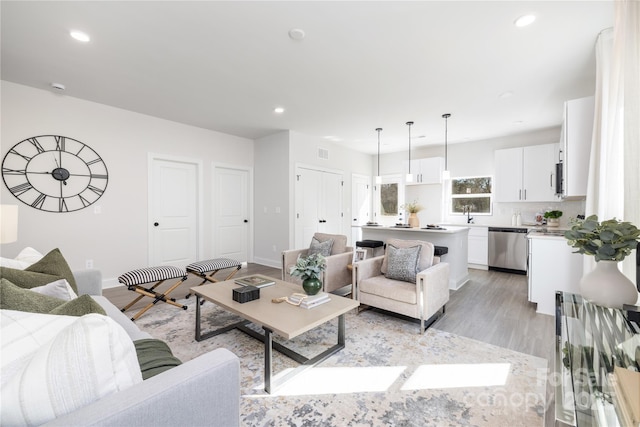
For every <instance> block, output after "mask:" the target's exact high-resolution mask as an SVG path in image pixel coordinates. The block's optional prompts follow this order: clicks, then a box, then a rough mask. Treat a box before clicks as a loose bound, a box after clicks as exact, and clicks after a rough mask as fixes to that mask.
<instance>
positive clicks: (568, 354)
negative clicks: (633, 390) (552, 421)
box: [552, 292, 640, 427]
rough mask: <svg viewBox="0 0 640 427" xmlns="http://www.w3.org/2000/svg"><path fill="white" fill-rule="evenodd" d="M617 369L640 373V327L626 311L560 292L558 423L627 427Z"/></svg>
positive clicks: (556, 397) (556, 394)
mask: <svg viewBox="0 0 640 427" xmlns="http://www.w3.org/2000/svg"><path fill="white" fill-rule="evenodd" d="M614 366H622V367H625V368H629V369H631V370H635V371H640V327H639V325H638V324H637V323H635V322H632V321H630V320H629V319H628V318H627V313H626V312H625V311H623V310H619V309H612V308H606V307H602V306H598V305H595V304H591V303H589V302H588V301H586V300H583V299H582V297H581V296H580V295H575V294H571V293H567V292H557V293H556V361H555V376H554V378H553V379H552V381H553V382H554V385H555V401H556V419H557V420H558V421H561V422H563V423H566V424H570V425H576V426H579V427H589V426H606V427H615V426H621V427H626V426H625V423H624V422H623V421H622V419H623V416H622V413H621V409H620V406H619V404H618V400H617V398H618V397H619V396H616V394H615V391H614V386H613V384H612V378H611V375H610V374H611V373H612V372H613V369H614Z"/></svg>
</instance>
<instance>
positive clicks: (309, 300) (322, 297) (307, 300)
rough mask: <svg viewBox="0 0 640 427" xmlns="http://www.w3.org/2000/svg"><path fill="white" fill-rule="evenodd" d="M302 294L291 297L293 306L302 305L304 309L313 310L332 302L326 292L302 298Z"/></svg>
mask: <svg viewBox="0 0 640 427" xmlns="http://www.w3.org/2000/svg"><path fill="white" fill-rule="evenodd" d="M300 295H301V294H293V295H291V296H290V297H289V301H290V302H291V303H292V304H298V303H300V307H302V308H313V307H316V306H318V305H320V304H324V303H325V302H329V301H331V299H330V298H329V294H328V293H326V292H318V293H317V294H315V295H306V296H300Z"/></svg>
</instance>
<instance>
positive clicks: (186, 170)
mask: <svg viewBox="0 0 640 427" xmlns="http://www.w3.org/2000/svg"><path fill="white" fill-rule="evenodd" d="M198 167H199V165H198V164H197V163H189V162H183V161H173V160H165V159H158V158H152V159H151V168H150V170H151V176H150V179H149V187H150V189H149V196H150V200H149V207H150V209H149V224H150V228H149V265H151V266H156V265H173V266H176V267H185V266H186V265H187V264H190V263H192V262H194V261H198V247H199V245H198V236H199V232H198V231H199V230H198V211H199V206H198V203H199V197H198V188H199V180H198Z"/></svg>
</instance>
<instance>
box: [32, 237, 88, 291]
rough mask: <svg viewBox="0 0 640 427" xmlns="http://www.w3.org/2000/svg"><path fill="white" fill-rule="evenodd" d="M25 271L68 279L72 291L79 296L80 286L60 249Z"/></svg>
mask: <svg viewBox="0 0 640 427" xmlns="http://www.w3.org/2000/svg"><path fill="white" fill-rule="evenodd" d="M25 271H34V272H36V273H44V274H51V275H54V276H60V277H61V278H63V279H67V282H69V285H71V289H73V291H74V292H75V293H76V294H77V293H78V286H77V285H76V279H75V278H74V277H73V272H72V271H71V268H70V267H69V264H67V261H66V260H65V259H64V257H63V256H62V253H61V252H60V249H57V248H56V249H54V250H52V251H51V252H49V253H48V254H46V255H45V256H44V257H43V258H42V259H41V260H40V261H38V262H36V263H35V264H32V265H30V266H29V267H27V268H25Z"/></svg>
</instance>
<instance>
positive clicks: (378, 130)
mask: <svg viewBox="0 0 640 427" xmlns="http://www.w3.org/2000/svg"><path fill="white" fill-rule="evenodd" d="M381 131H382V128H376V132H378V174H377V175H376V184H382V175H380V132H381Z"/></svg>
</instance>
